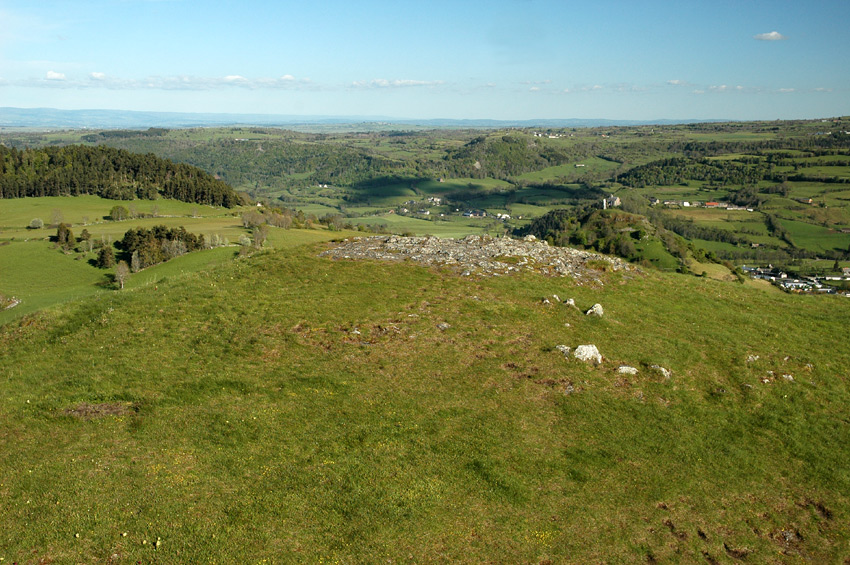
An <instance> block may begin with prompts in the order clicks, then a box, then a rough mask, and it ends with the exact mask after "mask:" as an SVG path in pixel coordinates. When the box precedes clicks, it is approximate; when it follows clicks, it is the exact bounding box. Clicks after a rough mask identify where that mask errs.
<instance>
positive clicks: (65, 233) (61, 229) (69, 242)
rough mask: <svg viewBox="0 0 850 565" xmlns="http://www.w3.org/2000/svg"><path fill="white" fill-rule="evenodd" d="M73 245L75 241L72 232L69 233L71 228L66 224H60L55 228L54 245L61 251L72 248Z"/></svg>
mask: <svg viewBox="0 0 850 565" xmlns="http://www.w3.org/2000/svg"><path fill="white" fill-rule="evenodd" d="M75 243H76V240H75V239H74V232H72V231H71V227H70V226H69V225H68V224H66V223H60V224H59V226H58V227H57V228H56V245H58V246H59V247H61V248H62V249H68V248H70V247H73V246H74V244H75Z"/></svg>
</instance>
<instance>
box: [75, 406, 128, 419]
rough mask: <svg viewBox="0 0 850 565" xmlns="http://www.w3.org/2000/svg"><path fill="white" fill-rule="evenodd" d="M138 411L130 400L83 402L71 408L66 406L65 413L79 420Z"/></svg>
mask: <svg viewBox="0 0 850 565" xmlns="http://www.w3.org/2000/svg"><path fill="white" fill-rule="evenodd" d="M138 411H139V407H138V405H136V404H133V403H132V402H102V403H100V404H90V403H88V402H83V403H81V404H78V405H76V406H74V407H73V408H66V409H65V414H66V415H68V416H72V417H74V418H79V419H80V420H94V419H95V418H104V417H106V416H126V415H128V414H135V413H137V412H138Z"/></svg>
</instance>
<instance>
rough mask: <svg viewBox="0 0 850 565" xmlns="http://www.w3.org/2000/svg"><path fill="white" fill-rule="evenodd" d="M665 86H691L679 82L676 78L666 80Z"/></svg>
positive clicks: (683, 81)
mask: <svg viewBox="0 0 850 565" xmlns="http://www.w3.org/2000/svg"><path fill="white" fill-rule="evenodd" d="M667 84H669V85H670V86H691V84H690V83H689V82H688V81H686V80H679V79H677V78H674V79H672V80H668V81H667Z"/></svg>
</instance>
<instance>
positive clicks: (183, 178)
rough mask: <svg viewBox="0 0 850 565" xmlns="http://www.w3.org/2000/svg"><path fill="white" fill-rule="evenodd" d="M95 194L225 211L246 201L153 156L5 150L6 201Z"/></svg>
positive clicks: (2, 190)
mask: <svg viewBox="0 0 850 565" xmlns="http://www.w3.org/2000/svg"><path fill="white" fill-rule="evenodd" d="M82 194H95V195H98V196H101V197H103V198H111V199H115V200H132V199H134V198H141V199H154V198H157V197H159V196H161V197H164V198H173V199H176V200H182V201H184V202H194V203H198V204H208V205H211V206H224V207H227V208H230V207H232V206H236V205H239V204H240V203H241V199H240V197H239V195H238V194H236V192H235V191H234V190H233V189H232V188H231V187H230V186H228V185H227V184H226V183H224V182H222V181H220V180H217V179H215V178H214V177H213V176H212V175H209V174H208V173H205V172H204V171H202V170H200V169H198V168H196V167H193V166H191V165H186V164H182V163H173V162H171V161H169V160H166V159H160V158H158V157H156V156H155V155H152V154H145V155H141V154H136V153H130V152H129V151H125V150H122V149H115V148H112V147H107V146H102V145H101V146H97V147H88V146H84V145H68V146H65V147H44V148H40V149H16V148H10V147H5V146H2V145H0V198H22V197H28V196H77V195H82Z"/></svg>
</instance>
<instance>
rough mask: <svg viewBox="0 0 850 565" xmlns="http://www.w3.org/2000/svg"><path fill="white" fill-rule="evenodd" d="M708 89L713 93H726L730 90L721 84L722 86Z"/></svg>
mask: <svg viewBox="0 0 850 565" xmlns="http://www.w3.org/2000/svg"><path fill="white" fill-rule="evenodd" d="M708 89H709V90H710V91H712V92H726V91H727V90H729V87H728V86H726V85H725V84H721V85H720V86H709V87H708Z"/></svg>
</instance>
